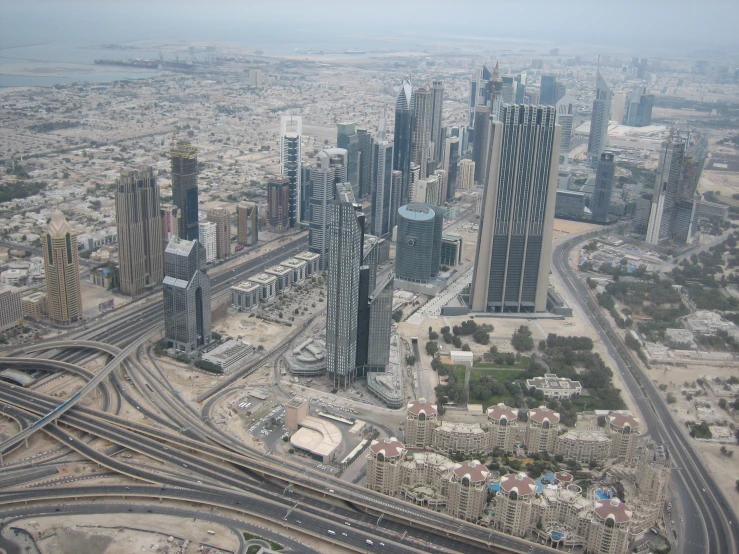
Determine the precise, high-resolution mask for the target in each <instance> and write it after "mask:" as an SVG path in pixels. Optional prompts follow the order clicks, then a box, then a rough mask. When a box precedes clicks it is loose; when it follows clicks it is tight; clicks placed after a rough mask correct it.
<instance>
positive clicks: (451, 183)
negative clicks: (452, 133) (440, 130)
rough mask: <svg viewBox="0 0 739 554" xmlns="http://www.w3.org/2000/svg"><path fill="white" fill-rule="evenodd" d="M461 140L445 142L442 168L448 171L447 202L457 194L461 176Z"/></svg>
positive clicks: (447, 140) (449, 139) (450, 139)
mask: <svg viewBox="0 0 739 554" xmlns="http://www.w3.org/2000/svg"><path fill="white" fill-rule="evenodd" d="M458 164H459V138H458V137H448V138H447V139H446V140H445V141H444V149H443V151H442V157H441V167H442V168H443V169H444V171H446V175H447V190H446V198H445V200H451V199H452V198H454V193H456V192H457V186H458V181H457V179H458V175H459V167H458Z"/></svg>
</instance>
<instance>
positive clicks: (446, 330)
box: [439, 325, 450, 335]
mask: <svg viewBox="0 0 739 554" xmlns="http://www.w3.org/2000/svg"><path fill="white" fill-rule="evenodd" d="M449 331H450V329H449V326H448V325H445V326H444V327H442V328H441V329H440V330H439V332H440V333H441V334H442V335H445V334H447V333H448V332H449Z"/></svg>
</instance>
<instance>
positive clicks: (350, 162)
mask: <svg viewBox="0 0 739 554" xmlns="http://www.w3.org/2000/svg"><path fill="white" fill-rule="evenodd" d="M336 146H337V147H338V148H343V149H344V150H346V153H347V157H346V160H347V161H346V180H347V181H348V182H350V183H351V184H352V190H353V191H354V196H355V197H358V196H359V194H360V190H359V171H360V159H361V154H360V146H359V135H358V134H357V124H356V123H337V124H336Z"/></svg>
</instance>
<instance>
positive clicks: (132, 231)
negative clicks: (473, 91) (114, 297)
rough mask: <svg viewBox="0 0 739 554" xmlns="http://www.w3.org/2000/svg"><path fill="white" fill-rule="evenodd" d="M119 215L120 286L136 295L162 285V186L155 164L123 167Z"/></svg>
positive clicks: (118, 190)
mask: <svg viewBox="0 0 739 554" xmlns="http://www.w3.org/2000/svg"><path fill="white" fill-rule="evenodd" d="M115 216H116V217H115V219H116V226H117V227H118V262H119V268H120V275H119V278H120V289H121V293H123V294H128V295H131V296H135V295H137V294H139V293H141V292H142V291H143V290H144V289H145V288H146V287H156V286H158V285H159V284H160V283H161V282H162V277H163V274H164V253H163V244H162V217H161V214H160V211H159V186H158V185H157V182H156V176H155V175H154V169H153V168H152V167H142V168H139V169H133V170H130V169H129V170H124V171H121V176H120V177H119V178H118V182H117V183H116V192H115Z"/></svg>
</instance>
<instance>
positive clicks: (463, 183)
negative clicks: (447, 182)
mask: <svg viewBox="0 0 739 554" xmlns="http://www.w3.org/2000/svg"><path fill="white" fill-rule="evenodd" d="M457 166H458V167H459V190H470V189H471V188H472V187H473V186H474V185H475V162H473V161H472V160H468V159H466V158H465V159H464V160H459V163H458V164H457Z"/></svg>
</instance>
